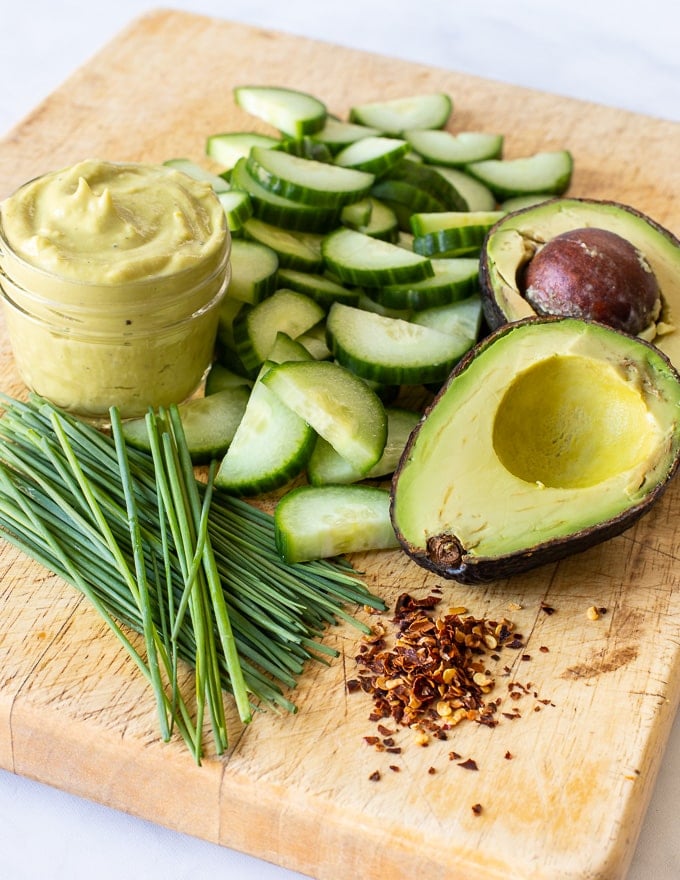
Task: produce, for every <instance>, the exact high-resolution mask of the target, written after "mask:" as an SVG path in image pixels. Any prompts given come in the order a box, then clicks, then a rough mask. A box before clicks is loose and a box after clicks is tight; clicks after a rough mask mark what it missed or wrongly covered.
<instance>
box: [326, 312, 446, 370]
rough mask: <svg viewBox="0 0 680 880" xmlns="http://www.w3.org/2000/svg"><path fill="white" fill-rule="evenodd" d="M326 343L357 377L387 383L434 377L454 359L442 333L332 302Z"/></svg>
mask: <svg viewBox="0 0 680 880" xmlns="http://www.w3.org/2000/svg"><path fill="white" fill-rule="evenodd" d="M326 332H327V334H328V339H329V347H330V349H331V351H332V353H333V355H334V357H335V358H336V360H337V361H338V363H340V364H343V365H344V366H345V367H347V368H348V369H349V370H352V372H354V373H356V374H357V375H358V376H363V377H364V378H366V379H373V380H375V381H377V382H383V383H385V384H393V385H415V384H421V383H423V384H425V383H428V382H438V381H441V380H443V379H445V378H446V376H448V374H449V373H450V371H451V369H452V367H453V366H454V365H455V364H456V363H457V362H458V360H459V359H460V354H459V346H458V343H457V340H455V339H454V338H452V337H451V336H449V335H448V334H446V333H440V332H439V331H438V330H433V329H431V328H430V327H423V326H421V325H419V324H413V323H412V322H410V321H405V320H404V319H403V318H391V317H387V316H385V315H379V314H376V313H375V312H365V311H363V309H358V308H354V307H352V306H345V305H342V304H341V303H336V304H335V305H334V306H332V307H331V310H330V311H329V313H328V318H327V319H326Z"/></svg>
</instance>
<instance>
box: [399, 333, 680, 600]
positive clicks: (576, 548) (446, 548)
mask: <svg viewBox="0 0 680 880" xmlns="http://www.w3.org/2000/svg"><path fill="white" fill-rule="evenodd" d="M565 320H566V321H569V320H572V319H570V318H563V317H560V316H536V317H532V318H523V319H522V320H520V321H516V322H513V323H512V324H509V323H503V324H502V325H501V326H500V327H498V328H497V329H496V330H494V331H492V332H491V333H489V335H488V336H486V337H485V338H484V339H482V340H481V341H480V342H478V343H477V345H476V346H474V348H472V349H470V351H468V352H467V353H466V354H465V355H464V356H463V358H462V359H461V360H460V361H459V363H458V364H457V365H456V366H455V367H454V369H453V371H452V372H451V374H450V375H449V377H448V379H447V380H446V382H445V383H444V385H442V387H441V389H440V390H439V392H438V393H437V394H436V396H435V397H434V399H433V400H432V401H431V403H430V404H429V405H428V407H427V408H426V409H425V411H424V413H423V416H422V418H421V419H420V421H419V422H418V424H417V425H416V427H415V428H414V429H413V431H412V433H411V435H410V437H409V439H408V441H407V444H406V446H405V448H404V451H403V453H402V456H401V459H400V461H399V465H398V466H397V468H396V470H395V472H394V474H393V477H392V484H391V497H390V515H391V518H392V525H393V528H394V531H395V534H396V536H397V540H398V541H399V543H400V545H401V547H402V549H403V550H404V551H405V552H406V554H407V555H408V556H409V557H410V558H411V559H412V560H413V561H414V562H416V563H417V564H418V565H419V566H421V567H422V568H424V569H426V570H428V571H431V572H433V573H434V574H436V575H438V576H439V577H443V578H446V579H448V580H455V581H457V582H458V583H460V584H465V585H469V586H478V585H483V584H487V583H491V582H494V581H500V580H505V579H508V578H510V577H513V576H514V575H518V574H523V573H525V572H527V571H531V570H532V569H535V568H539V567H541V566H544V565H549V564H551V563H556V562H559V561H560V560H562V559H565V558H567V557H569V556H573V555H575V554H578V553H583V552H584V551H586V550H589V549H591V548H592V547H594V546H596V545H597V544H601V543H603V542H604V541H608V540H609V539H610V538H614V537H616V536H617V535H620V534H621V533H623V532H625V531H626V530H627V529H629V528H631V527H632V526H633V525H635V523H636V522H637V521H638V520H639V519H640V518H641V517H642V516H643V515H644V514H645V513H646V512H647V511H649V509H650V508H651V507H652V506H653V505H654V504H655V503H656V502H657V501H658V500H659V499H660V498H661V496H662V495H663V494H664V492H665V491H666V489H667V488H668V486H669V485H670V483H671V482H672V480H673V478H674V476H675V475H676V473H677V470H678V467H679V465H680V456H676V457H675V458H674V460H673V461H672V464H671V466H670V467H669V468H668V470H667V472H666V475H665V478H664V480H663V481H661V482H660V483H658V484H657V485H656V486H655V487H654V488H653V489H652V490H651V491H650V492H649V493H648V494H647V495H645V497H644V498H643V499H642V500H641V501H640V502H639V503H638V504H636V505H634V506H632V507H629V508H627V509H626V510H624V511H622V512H621V513H620V514H619V515H618V516H615V517H612V518H610V519H608V520H606V521H604V522H602V523H599V524H596V525H593V526H589V527H588V528H584V529H582V530H580V531H576V532H572V533H571V534H569V535H567V536H565V537H564V538H555V539H552V540H549V541H545V542H543V543H538V544H534V545H532V546H530V547H527V548H526V549H525V550H521V551H516V552H513V553H508V554H503V555H499V556H478V557H475V556H473V555H468V554H466V553H465V552H464V548H462V547H461V545H460V542H459V541H458V540H457V538H456V537H455V535H451V534H442V535H438V536H435V537H434V539H432V538H431V539H430V541H428V548H427V550H426V551H424V550H423V548H421V547H415V546H413V545H412V544H411V543H410V542H409V541H408V540H407V539H406V538H405V536H404V534H403V532H402V530H401V529H400V528H399V525H398V522H397V520H396V515H395V509H394V508H395V503H394V502H395V490H396V486H397V482H398V479H399V473H400V471H401V469H402V465H403V463H404V462H406V461H407V460H408V458H409V457H410V454H411V449H412V447H413V446H414V445H415V443H416V440H417V438H418V434H419V433H420V431H421V429H422V428H423V425H424V424H425V422H426V420H427V417H428V415H429V414H430V413H431V411H432V410H433V409H434V408H435V407H436V406H437V404H438V403H439V401H440V399H441V397H442V396H443V395H444V394H445V392H446V390H447V388H448V387H449V385H450V384H451V383H452V382H453V381H454V379H455V378H456V377H457V376H458V375H459V374H460V373H462V372H464V371H465V370H466V369H467V367H468V365H469V364H470V363H471V362H472V361H473V360H474V359H475V358H476V357H478V356H479V355H480V354H481V353H482V352H483V351H484V350H485V349H486V348H488V347H489V346H491V345H493V343H494V342H495V341H496V340H497V339H499V338H500V337H501V336H504V335H505V334H507V333H509V332H511V331H512V330H513V328H516V327H518V326H524V325H531V324H546V323H552V322H560V321H565ZM587 323H590V324H595V326H598V325H597V324H596V322H587ZM599 326H602V327H604V325H599ZM606 329H607V330H609V331H610V332H616V333H618V332H620V331H613V330H612V329H611V328H610V327H607V328H606ZM621 335H623V336H625V335H626V334H621ZM636 341H637V342H639V343H640V344H641V345H644V346H647V347H648V348H651V349H654V350H655V352H656V353H657V355H658V356H659V357H660V358H661V359H662V360H663V361H665V363H666V364H667V366H668V369H669V370H670V371H671V372H672V373H674V374H675V375H676V376H677V378H678V381H680V375H678V371H677V370H675V368H674V367H673V365H672V364H671V362H670V360H669V359H668V358H667V357H666V356H665V355H664V354H663V352H660V351H659V350H658V349H656V348H655V347H654V346H653V345H652V344H651V343H649V342H645V341H644V340H640V339H636Z"/></svg>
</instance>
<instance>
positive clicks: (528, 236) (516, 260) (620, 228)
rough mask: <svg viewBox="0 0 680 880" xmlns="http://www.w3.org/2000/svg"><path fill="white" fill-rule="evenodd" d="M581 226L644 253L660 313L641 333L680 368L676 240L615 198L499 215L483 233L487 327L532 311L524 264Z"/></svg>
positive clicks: (564, 201) (679, 247) (679, 245)
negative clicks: (655, 284)
mask: <svg viewBox="0 0 680 880" xmlns="http://www.w3.org/2000/svg"><path fill="white" fill-rule="evenodd" d="M584 227H593V228H597V229H606V230H608V231H610V232H614V233H617V234H618V235H620V236H621V237H622V238H624V239H626V240H627V241H629V242H630V243H631V244H632V245H634V246H635V247H636V248H637V249H638V250H639V251H640V253H641V254H642V255H643V256H644V258H645V260H646V262H647V263H648V265H649V268H650V269H651V270H652V272H653V273H654V275H655V276H656V280H657V282H658V287H659V292H660V298H661V312H660V314H659V316H658V318H657V319H656V320H655V321H654V322H652V324H650V326H649V327H647V328H646V329H645V331H644V332H643V333H641V334H640V335H641V336H642V337H643V338H644V339H646V340H647V341H650V342H652V343H653V344H654V345H656V346H658V347H659V348H660V349H661V350H662V351H663V352H665V354H667V355H668V357H669V358H670V360H671V362H672V363H673V364H674V366H675V367H676V368H679V369H680V241H679V240H678V239H677V238H676V237H675V236H674V235H673V233H671V232H670V231H669V230H668V229H665V228H664V227H663V226H661V225H660V224H659V223H657V222H656V221H655V220H653V219H652V218H651V217H648V216H646V215H645V214H642V213H641V212H640V211H637V210H636V209H635V208H632V207H630V206H628V205H623V204H621V203H618V202H611V201H597V200H594V199H577V198H559V199H552V200H550V201H546V202H542V203H540V204H538V205H533V206H531V207H528V208H524V209H521V210H518V211H515V212H512V213H510V214H507V215H506V216H505V217H503V218H501V219H500V220H499V221H498V222H497V223H496V224H495V225H494V226H493V227H492V228H491V229H490V230H489V232H488V233H487V236H486V238H485V241H484V244H483V247H482V253H481V257H480V266H479V275H480V285H481V290H482V304H483V310H484V317H485V319H486V322H487V324H488V325H489V327H490V328H491V329H492V330H493V329H495V328H496V327H499V326H500V325H501V324H504V323H506V322H509V321H518V320H521V319H522V318H527V317H532V316H534V315H535V314H536V312H535V310H534V309H533V307H532V306H531V305H530V303H529V302H528V301H527V300H526V299H525V298H524V296H523V295H522V292H521V282H520V279H521V277H522V274H523V272H524V270H525V269H526V266H527V264H528V263H529V262H530V261H531V259H532V258H533V257H534V255H535V254H536V253H537V252H538V251H539V250H540V248H541V247H542V246H543V245H544V244H546V243H547V242H548V241H550V240H551V239H553V238H555V237H557V236H558V235H562V234H563V233H565V232H568V231H570V230H575V229H582V228H584Z"/></svg>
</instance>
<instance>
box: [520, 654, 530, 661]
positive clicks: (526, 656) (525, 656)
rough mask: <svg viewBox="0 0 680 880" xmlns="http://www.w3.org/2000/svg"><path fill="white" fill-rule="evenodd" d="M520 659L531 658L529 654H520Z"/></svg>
mask: <svg viewBox="0 0 680 880" xmlns="http://www.w3.org/2000/svg"><path fill="white" fill-rule="evenodd" d="M522 660H531V654H522Z"/></svg>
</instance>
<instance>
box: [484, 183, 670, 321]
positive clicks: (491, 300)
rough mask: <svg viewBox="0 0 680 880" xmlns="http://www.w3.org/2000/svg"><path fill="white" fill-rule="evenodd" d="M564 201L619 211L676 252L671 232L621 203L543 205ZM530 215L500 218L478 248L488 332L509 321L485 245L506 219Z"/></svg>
mask: <svg viewBox="0 0 680 880" xmlns="http://www.w3.org/2000/svg"><path fill="white" fill-rule="evenodd" d="M565 201H567V202H569V203H570V204H572V205H579V204H580V205H582V206H583V208H584V210H587V208H588V206H589V205H595V206H608V207H610V208H616V209H619V210H620V211H621V212H622V213H623V214H624V215H625V214H629V215H632V216H634V217H637V218H638V219H641V220H644V221H645V223H647V225H648V226H649V227H650V228H651V229H654V230H655V231H656V232H658V233H659V234H661V235H663V236H664V237H665V238H666V239H668V240H669V241H670V242H672V243H673V244H674V245H675V246H676V247H677V248H678V250H679V251H680V241H679V240H678V239H677V238H676V237H675V236H674V235H673V233H672V232H670V230H668V229H666V228H665V227H664V226H662V225H661V224H660V223H658V222H657V221H656V220H654V219H653V218H652V217H649V216H647V215H646V214H643V213H642V211H638V210H637V209H635V208H633V207H631V206H630V205H624V204H622V203H621V202H615V201H612V200H607V199H587V198H575V197H569V198H567V199H561V198H556V199H550V200H549V201H547V202H546V203H544V204H546V205H550V204H551V203H552V204H554V205H555V206H558V205H559V204H560V203H561V202H565ZM534 211H535V206H530V207H528V208H520V209H519V210H517V211H513V212H512V213H511V214H508V215H506V216H505V217H503V218H501V219H500V220H499V221H498V222H497V223H496V224H495V225H494V226H492V227H491V229H489V231H488V232H487V234H486V236H485V239H484V242H483V244H482V249H481V253H480V260H479V283H480V289H481V296H482V310H483V314H484V320H485V321H486V323H487V325H488V327H489V329H490V330H496V329H497V328H498V327H500V326H502V325H503V324H505V323H507V322H508V320H510V319H509V317H508V316H507V315H506V314H505V313H504V311H503V309H502V308H501V306H500V305H499V303H498V300H497V298H496V296H495V294H494V289H493V283H492V281H491V276H490V267H491V264H492V261H493V254H491V253H490V248H489V241H490V240H491V239H492V237H493V236H494V234H495V233H497V232H498V230H499V229H501V228H502V227H503V224H504V223H507V221H508V218H514V217H519V216H521V215H531V214H532V213H533V212H534Z"/></svg>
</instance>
